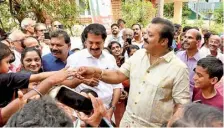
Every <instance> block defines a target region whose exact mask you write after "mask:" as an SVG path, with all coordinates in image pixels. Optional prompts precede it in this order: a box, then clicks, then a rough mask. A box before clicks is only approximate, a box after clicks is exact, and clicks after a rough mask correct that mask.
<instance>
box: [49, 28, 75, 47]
mask: <svg viewBox="0 0 224 128" xmlns="http://www.w3.org/2000/svg"><path fill="white" fill-rule="evenodd" d="M50 37H51V38H54V37H56V38H57V37H63V38H64V40H65V43H66V44H71V40H70V37H69V35H68V33H67V32H66V31H64V30H61V29H58V30H56V31H53V32H51V34H50Z"/></svg>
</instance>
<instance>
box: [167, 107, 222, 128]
mask: <svg viewBox="0 0 224 128" xmlns="http://www.w3.org/2000/svg"><path fill="white" fill-rule="evenodd" d="M182 113H183V114H182V116H181V117H180V119H177V120H176V121H175V122H174V123H173V124H172V126H171V127H221V126H223V114H222V112H221V111H220V110H218V109H217V108H215V107H212V106H208V105H205V104H200V103H188V104H185V105H183V110H182Z"/></svg>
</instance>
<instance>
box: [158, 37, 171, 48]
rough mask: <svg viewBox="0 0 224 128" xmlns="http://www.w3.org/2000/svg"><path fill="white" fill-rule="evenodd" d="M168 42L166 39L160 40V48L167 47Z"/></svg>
mask: <svg viewBox="0 0 224 128" xmlns="http://www.w3.org/2000/svg"><path fill="white" fill-rule="evenodd" d="M168 42H169V40H168V38H163V39H161V40H160V43H161V45H162V46H167V45H168Z"/></svg>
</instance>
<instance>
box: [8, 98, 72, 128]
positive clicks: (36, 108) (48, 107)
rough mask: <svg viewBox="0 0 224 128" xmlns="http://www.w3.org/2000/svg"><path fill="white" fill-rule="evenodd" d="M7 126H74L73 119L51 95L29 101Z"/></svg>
mask: <svg viewBox="0 0 224 128" xmlns="http://www.w3.org/2000/svg"><path fill="white" fill-rule="evenodd" d="M6 127H73V122H72V120H71V119H70V118H69V117H68V115H66V113H65V112H64V111H63V110H62V109H60V108H59V107H58V106H57V104H56V102H55V101H54V100H53V99H52V98H51V97H49V96H44V97H42V98H40V99H37V100H31V101H29V102H28V103H27V104H26V105H25V106H24V107H23V108H22V109H20V110H19V111H17V112H16V113H15V114H14V115H13V116H12V117H11V118H10V119H9V120H8V122H7V124H6Z"/></svg>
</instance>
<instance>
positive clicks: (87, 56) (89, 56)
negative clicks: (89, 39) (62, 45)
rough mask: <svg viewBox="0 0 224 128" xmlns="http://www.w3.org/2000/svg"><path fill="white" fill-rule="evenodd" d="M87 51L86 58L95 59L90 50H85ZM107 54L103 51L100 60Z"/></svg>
mask: <svg viewBox="0 0 224 128" xmlns="http://www.w3.org/2000/svg"><path fill="white" fill-rule="evenodd" d="M84 50H85V55H84V56H85V57H86V58H95V57H94V56H92V54H90V53H89V51H88V49H84ZM105 54H106V53H105V52H104V51H103V50H102V54H101V55H100V57H99V58H104V57H105Z"/></svg>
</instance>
